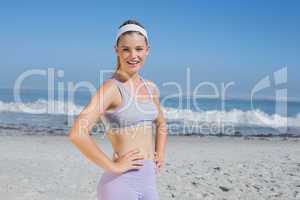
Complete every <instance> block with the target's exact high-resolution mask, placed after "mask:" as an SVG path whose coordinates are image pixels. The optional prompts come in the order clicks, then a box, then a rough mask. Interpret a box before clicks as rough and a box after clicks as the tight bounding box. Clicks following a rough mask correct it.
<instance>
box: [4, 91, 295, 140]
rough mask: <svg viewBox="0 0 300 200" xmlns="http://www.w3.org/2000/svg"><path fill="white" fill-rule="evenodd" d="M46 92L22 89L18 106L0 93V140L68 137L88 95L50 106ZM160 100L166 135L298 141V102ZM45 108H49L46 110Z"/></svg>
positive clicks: (64, 98) (80, 94)
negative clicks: (13, 136)
mask: <svg viewBox="0 0 300 200" xmlns="http://www.w3.org/2000/svg"><path fill="white" fill-rule="evenodd" d="M48 92H49V91H47V90H37V89H23V90H21V92H20V99H21V100H22V103H20V102H18V101H17V100H18V99H16V98H15V96H14V93H13V90H12V89H0V134H6V135H7V134H16V135H19V134H28V135H37V134H38V135H47V134H52V135H64V134H67V131H68V129H69V128H70V125H71V123H70V121H72V119H74V117H75V116H76V114H78V113H79V112H80V111H81V110H82V109H83V108H84V106H85V105H86V104H87V103H88V102H89V99H90V97H91V95H90V93H88V92H87V91H77V92H76V93H75V95H74V98H73V100H70V97H69V96H68V95H69V94H68V93H67V92H64V93H63V94H60V95H59V94H58V92H57V91H53V94H54V100H51V101H49V100H48ZM160 99H161V106H162V109H163V111H164V114H165V117H166V120H167V125H168V134H169V135H216V136H225V135H228V136H290V137H299V136H300V102H297V101H280V102H276V101H274V100H270V99H257V100H254V101H252V102H251V101H250V100H249V99H238V98H231V99H227V100H225V101H221V100H220V99H209V98H191V97H182V98H178V97H173V98H170V97H167V96H163V95H161V97H160ZM49 105H53V107H51V108H50V109H49ZM278 105H279V106H281V107H280V108H282V107H283V108H284V107H285V106H286V108H287V110H286V114H285V115H282V114H281V113H278V110H277V107H278ZM24 108H26V109H24ZM40 109H45V110H42V111H41V110H40ZM70 110H72V111H73V114H70ZM283 110H284V109H283ZM100 123H101V122H100ZM100 127H101V128H97V131H96V132H93V134H104V133H105V128H106V126H105V124H102V126H100Z"/></svg>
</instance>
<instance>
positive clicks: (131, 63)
mask: <svg viewBox="0 0 300 200" xmlns="http://www.w3.org/2000/svg"><path fill="white" fill-rule="evenodd" d="M128 63H129V64H137V63H139V61H135V62H131V61H129V62H128Z"/></svg>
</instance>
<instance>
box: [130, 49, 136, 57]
mask: <svg viewBox="0 0 300 200" xmlns="http://www.w3.org/2000/svg"><path fill="white" fill-rule="evenodd" d="M136 56H137V51H136V50H132V51H130V58H135V57H136Z"/></svg>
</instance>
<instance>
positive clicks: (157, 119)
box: [69, 20, 167, 200]
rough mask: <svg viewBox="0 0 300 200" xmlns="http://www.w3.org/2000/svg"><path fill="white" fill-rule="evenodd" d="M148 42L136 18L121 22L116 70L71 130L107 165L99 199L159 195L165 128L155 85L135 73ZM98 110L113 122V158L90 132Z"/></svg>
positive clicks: (75, 139) (88, 154) (97, 160)
mask: <svg viewBox="0 0 300 200" xmlns="http://www.w3.org/2000/svg"><path fill="white" fill-rule="evenodd" d="M148 41H149V40H148V36H147V32H146V30H145V29H144V28H143V26H142V25H141V24H139V23H138V22H136V21H134V20H128V21H126V22H124V23H123V24H122V25H121V26H120V27H119V30H118V34H117V37H116V44H115V51H116V54H117V62H118V66H117V69H116V71H115V73H114V74H113V75H112V77H111V78H110V79H108V80H105V81H104V83H103V84H102V85H101V86H100V87H99V89H98V90H97V92H96V94H95V95H94V96H93V98H92V99H91V101H90V102H89V104H88V105H87V106H86V107H85V108H84V110H83V111H82V112H81V113H80V114H79V116H78V117H77V119H76V120H75V122H74V124H73V126H72V128H71V129H70V131H69V139H70V140H71V142H72V143H73V144H75V145H76V146H77V147H78V149H79V150H80V151H81V152H82V153H83V154H84V155H85V156H86V157H87V158H88V159H89V160H91V161H93V162H94V163H96V164H97V165H98V166H100V167H102V168H103V169H104V170H105V172H104V174H103V175H102V177H101V179H100V181H99V184H98V192H97V197H98V199H101V200H119V199H126V200H136V199H143V200H157V199H159V197H158V192H157V188H156V173H157V172H159V171H160V170H161V168H162V167H163V165H164V156H165V145H166V141H167V130H166V123H165V119H164V116H163V112H162V110H161V108H160V103H159V97H158V90H157V88H156V87H155V84H154V83H153V82H152V81H149V80H147V81H146V80H144V79H143V77H141V76H140V75H139V71H140V69H141V68H142V66H143V65H144V61H145V59H146V57H147V56H148V54H149V46H148ZM102 115H104V117H105V118H106V119H107V121H108V122H110V123H109V124H110V126H111V127H110V128H109V130H108V131H107V132H106V135H107V137H108V138H109V140H110V141H111V144H112V148H113V152H114V153H113V156H112V159H110V158H109V157H108V156H107V155H106V154H105V153H104V152H103V151H102V150H101V149H100V148H98V146H97V145H96V143H95V141H94V140H93V139H92V138H91V136H90V135H89V132H90V130H91V129H92V128H93V126H94V125H95V124H96V123H97V121H98V120H99V118H100V117H101V116H102ZM153 127H154V128H155V129H154V130H155V131H156V135H155V149H154V150H153V144H152V135H153Z"/></svg>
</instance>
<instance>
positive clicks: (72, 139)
mask: <svg viewBox="0 0 300 200" xmlns="http://www.w3.org/2000/svg"><path fill="white" fill-rule="evenodd" d="M78 139H79V136H78V134H76V133H75V132H72V131H70V132H69V133H68V140H69V141H70V142H71V143H76V141H78Z"/></svg>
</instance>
